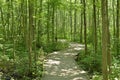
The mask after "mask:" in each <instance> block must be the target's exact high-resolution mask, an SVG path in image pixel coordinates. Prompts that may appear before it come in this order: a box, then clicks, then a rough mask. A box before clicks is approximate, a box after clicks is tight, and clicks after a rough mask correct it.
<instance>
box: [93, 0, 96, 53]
mask: <svg viewBox="0 0 120 80" xmlns="http://www.w3.org/2000/svg"><path fill="white" fill-rule="evenodd" d="M93 25H94V28H93V33H94V40H93V41H94V42H93V43H94V50H95V54H96V53H97V26H96V0H93Z"/></svg>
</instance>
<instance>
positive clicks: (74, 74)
mask: <svg viewBox="0 0 120 80" xmlns="http://www.w3.org/2000/svg"><path fill="white" fill-rule="evenodd" d="M83 49H84V45H81V44H70V47H69V48H68V49H66V50H64V51H57V52H53V53H51V54H50V55H48V57H49V58H48V59H47V60H46V61H45V64H44V67H45V69H46V71H45V74H46V75H45V76H44V78H45V79H44V80H54V79H58V80H89V79H87V77H86V72H85V71H83V70H81V69H79V66H78V65H77V63H76V62H75V60H74V58H73V57H74V56H75V55H76V54H78V52H79V50H83ZM46 77H47V78H46Z"/></svg>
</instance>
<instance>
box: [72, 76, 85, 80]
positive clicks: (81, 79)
mask: <svg viewBox="0 0 120 80" xmlns="http://www.w3.org/2000/svg"><path fill="white" fill-rule="evenodd" d="M73 80H84V78H83V77H77V78H74V79H73Z"/></svg>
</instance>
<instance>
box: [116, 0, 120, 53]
mask: <svg viewBox="0 0 120 80" xmlns="http://www.w3.org/2000/svg"><path fill="white" fill-rule="evenodd" d="M119 19H120V1H119V0H117V19H116V30H117V31H116V38H117V46H116V49H117V55H119V49H120V46H119V43H120V32H119V30H120V25H119V21H120V20H119Z"/></svg>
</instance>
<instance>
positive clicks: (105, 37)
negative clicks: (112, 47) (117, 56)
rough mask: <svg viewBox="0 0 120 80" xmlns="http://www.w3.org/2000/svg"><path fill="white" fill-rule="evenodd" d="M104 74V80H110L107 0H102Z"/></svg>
mask: <svg viewBox="0 0 120 80" xmlns="http://www.w3.org/2000/svg"><path fill="white" fill-rule="evenodd" d="M101 6H102V74H103V80H108V71H107V53H108V51H107V50H108V42H107V40H108V32H107V31H108V19H107V18H108V16H107V15H108V13H107V12H108V11H107V0H102V2H101Z"/></svg>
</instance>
